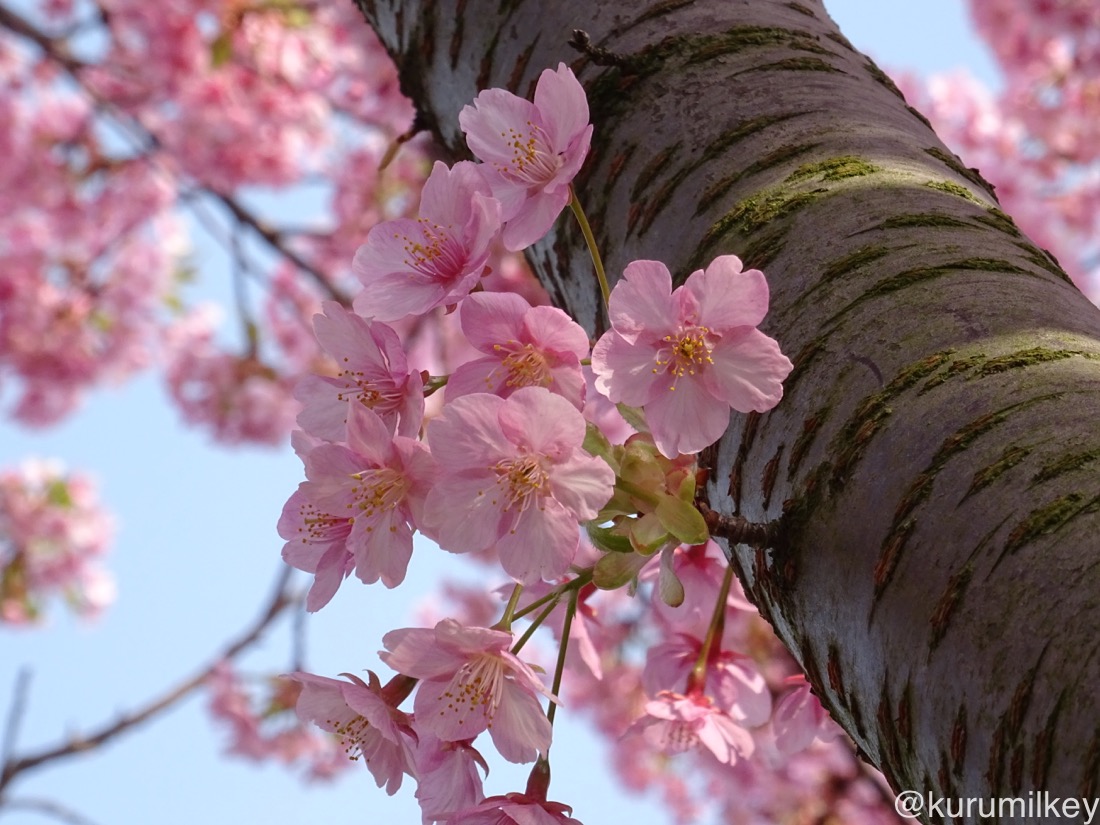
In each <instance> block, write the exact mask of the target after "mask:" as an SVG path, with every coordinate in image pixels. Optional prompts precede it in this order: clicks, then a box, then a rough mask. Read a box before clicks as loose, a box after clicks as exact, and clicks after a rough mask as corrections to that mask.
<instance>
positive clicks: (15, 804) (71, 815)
mask: <svg viewBox="0 0 1100 825" xmlns="http://www.w3.org/2000/svg"><path fill="white" fill-rule="evenodd" d="M4 806H5V807H6V808H8V809H9V810H19V809H22V810H24V811H35V812H37V813H40V814H42V815H43V816H52V817H53V818H54V819H57V820H58V821H60V822H65V823H68V825H96V823H95V821H94V820H91V819H88V817H86V816H84V815H83V814H81V813H77V812H76V811H74V810H72V809H71V808H66V807H65V806H64V805H60V804H58V803H57V802H53V801H51V800H49V799H36V798H33V797H23V798H22V799H11V800H8V801H7V802H6V803H4Z"/></svg>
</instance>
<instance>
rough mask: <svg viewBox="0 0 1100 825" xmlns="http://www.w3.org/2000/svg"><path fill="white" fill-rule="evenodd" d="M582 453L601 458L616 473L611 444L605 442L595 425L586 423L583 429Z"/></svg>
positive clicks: (603, 436) (605, 438)
mask: <svg viewBox="0 0 1100 825" xmlns="http://www.w3.org/2000/svg"><path fill="white" fill-rule="evenodd" d="M581 447H583V448H584V451H585V452H586V453H588V454H589V455H594V456H596V457H597V458H602V459H603V460H604V461H606V462H607V463H608V465H609V466H610V467H611V469H612V470H615V471H616V472H618V470H619V467H618V461H616V460H615V458H614V456H613V455H612V446H611V442H610V441H608V440H607V436H605V435H604V434H603V433H602V432H600V428H599V427H597V426H596V425H595V424H592V423H588V424H586V425H585V428H584V443H582V444H581Z"/></svg>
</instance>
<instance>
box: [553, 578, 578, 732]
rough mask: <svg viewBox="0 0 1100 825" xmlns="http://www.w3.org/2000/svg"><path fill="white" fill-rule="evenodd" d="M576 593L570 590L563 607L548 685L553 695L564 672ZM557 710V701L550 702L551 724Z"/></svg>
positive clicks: (559, 684)
mask: <svg viewBox="0 0 1100 825" xmlns="http://www.w3.org/2000/svg"><path fill="white" fill-rule="evenodd" d="M578 595H579V594H578V591H576V590H574V591H572V592H571V593H570V594H569V604H568V605H567V606H566V608H565V621H564V622H563V623H562V627H561V643H560V644H559V645H558V662H557V664H556V665H555V667H554V684H552V685H551V686H550V692H551V693H553V694H554V695H555V696H557V695H558V691H559V690H561V677H562V674H563V673H564V672H565V652H566V651H567V650H568V649H569V631H570V629H572V627H573V616H574V615H576V613H577V597H578ZM557 710H558V704H557V702H551V703H550V707H548V708H547V709H546V718H547V719H549V720H550V724H551V726H552V725H553V724H554V714H555V713H557Z"/></svg>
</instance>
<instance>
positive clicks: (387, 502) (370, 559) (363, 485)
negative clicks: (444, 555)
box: [279, 404, 435, 610]
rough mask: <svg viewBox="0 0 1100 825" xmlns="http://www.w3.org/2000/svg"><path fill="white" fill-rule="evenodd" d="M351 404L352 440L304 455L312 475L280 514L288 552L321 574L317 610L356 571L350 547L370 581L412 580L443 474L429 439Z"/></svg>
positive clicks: (292, 560) (313, 603)
mask: <svg viewBox="0 0 1100 825" xmlns="http://www.w3.org/2000/svg"><path fill="white" fill-rule="evenodd" d="M349 411H350V417H349V418H348V428H347V429H348V432H347V438H348V442H347V446H344V445H341V444H327V443H325V444H319V445H318V446H316V447H314V448H313V449H311V450H309V451H308V452H307V453H306V454H305V455H304V457H303V460H304V462H305V466H306V479H307V480H306V481H304V482H302V484H301V485H299V487H298V490H297V491H296V492H295V493H294V494H293V495H292V496H291V497H290V499H289V500H288V501H287V504H286V507H284V509H283V517H282V518H281V519H280V521H279V534H280V535H281V536H282V537H283V538H285V539H287V545H286V547H285V548H284V551H283V558H284V559H285V560H286V561H287V562H288V563H289V564H292V565H294V566H295V567H299V568H300V569H303V570H308V571H310V572H312V573H314V574H315V575H316V582H315V584H314V588H315V589H316V591H317V593H316V595H315V594H314V592H313V590H311V591H310V599H309V600H308V601H307V608H309V609H310V610H317V609H320V607H322V606H323V605H324V604H326V603H327V602H328V600H329V599H331V598H332V594H333V593H335V591H336V588H337V587H339V585H340V582H341V581H342V580H343V577H344V576H345V575H346V574H347V573H348V572H349V565H350V560H349V558H348V554H350V555H351V557H352V558H353V559H354V566H355V571H356V574H357V575H358V576H359V578H360V579H361V580H362V581H363V582H364V583H366V584H372V583H374V582H376V581H378V580H379V579H381V580H382V583H383V584H385V585H386V587H396V586H397V585H399V584H400V583H401V582H402V581H404V579H405V571H406V569H407V568H408V564H409V559H410V558H411V557H412V534H413V529H414V526H415V525H416V524H417V523H418V522H419V521H420V520H421V519H422V515H423V514H422V503H423V501H424V497H425V496H426V494H427V491H428V487H429V486H430V484H431V480H432V478H433V477H434V474H435V465H434V463H433V462H432V458H431V456H430V455H429V453H428V449H427V447H425V446H424V445H423V444H422V443H420V442H419V441H414V440H413V439H411V438H405V437H404V436H400V435H399V436H393V437H391V436H390V432H389V429H388V428H387V426H386V424H385V423H384V422H383V421H382V419H381V418H380V417H379V416H378V415H377V414H376V413H375V412H374V411H373V410H370V409H367V408H366V407H363V406H360V405H358V404H353V405H351V406H350V407H349ZM349 524H350V527H349V526H348V525H349Z"/></svg>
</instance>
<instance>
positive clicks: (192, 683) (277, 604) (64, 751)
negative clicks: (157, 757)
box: [0, 567, 296, 791]
mask: <svg viewBox="0 0 1100 825" xmlns="http://www.w3.org/2000/svg"><path fill="white" fill-rule="evenodd" d="M290 573H291V569H290V568H289V567H287V568H285V569H283V570H282V571H280V573H279V577H278V580H277V582H276V586H275V589H274V592H273V594H272V596H271V598H270V599H269V600H268V602H267V604H266V605H265V607H264V609H263V611H262V612H261V613H260V615H259V617H258V618H257V619H256V620H255V621H254V622H253V623H252V625H251V627H249V628H248V629H247V630H245V631H244V632H243V633H242V634H241V635H240V636H238V637H237V638H236V639H234V640H233V641H232V642H230V643H229V644H228V645H226V646H225V647H224V648H223V649H222V650H221V652H220V653H219V654H218V655H217V656H215V657H214V659H213V661H212V662H211V663H210V664H209V665H207V666H206V667H205V668H203V669H202V670H201V671H199V672H198V673H196V674H195V675H194V676H192V677H191V678H189V679H187V680H185V681H183V682H181V683H180V684H178V685H176V686H175V687H173V688H171V689H169V690H168V691H167V692H166V693H164V694H163V695H162V696H160V697H159V698H157V699H154V700H153V701H151V702H149V703H148V704H146V705H145V706H144V707H141V708H139V709H137V710H133V711H130V712H129V713H124V714H122V715H121V716H119V717H118V718H117V719H116V720H115V721H114V722H110V723H107V724H105V725H103V726H102V727H100V728H99V729H98V730H96V731H94V732H92V733H88V734H76V735H73V736H71V737H70V738H69V741H68V742H64V743H62V744H60V745H56V746H54V747H52V748H47V749H45V750H41V751H39V752H38V753H32V754H30V755H29V756H23V757H19V758H17V759H13V760H8V761H5V762H4V764H3V770H2V772H0V791H2V790H3V789H4V788H5V787H7V785H9V784H10V783H11V781H12V780H13V779H14V778H15V777H16V776H17V775H19V774H21V773H23V772H24V771H27V770H30V769H31V768H35V767H38V766H39V765H42V764H44V763H46V762H51V761H53V760H55V759H62V758H65V757H69V756H75V755H76V754H78V753H82V752H84V751H88V750H92V749H94V748H96V747H98V746H99V745H102V744H103V743H104V742H106V741H108V740H110V739H113V738H114V737H115V736H118V735H119V734H120V733H123V732H124V731H126V730H128V729H130V728H132V727H135V726H136V725H139V724H141V723H143V722H147V721H149V720H150V719H152V718H154V717H155V716H158V715H160V714H161V713H163V712H164V711H166V710H168V709H169V708H171V707H172V706H173V705H175V704H176V703H178V702H179V701H180V700H181V699H183V698H185V697H186V696H187V695H188V694H190V693H191V692H192V691H194V690H195V689H196V688H198V687H200V686H201V685H202V684H203V683H204V682H205V681H206V680H207V678H208V677H209V676H210V675H211V674H212V673H213V672H214V670H215V668H217V666H218V664H219V663H220V662H222V661H223V660H225V659H232V658H234V657H235V656H237V655H238V654H239V653H240V652H241V651H243V650H245V649H246V648H248V647H249V646H250V645H252V644H253V643H254V642H255V641H257V640H258V639H259V638H260V636H261V635H262V634H263V632H264V631H265V630H266V629H267V627H268V626H269V625H270V624H271V623H272V622H273V621H274V620H275V619H276V618H277V617H278V615H279V614H280V613H281V612H282V611H283V610H284V609H286V607H287V606H289V605H291V604H293V603H294V602H295V601H296V598H295V597H294V596H292V595H291V594H290V593H289V592H288V583H289V580H290Z"/></svg>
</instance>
